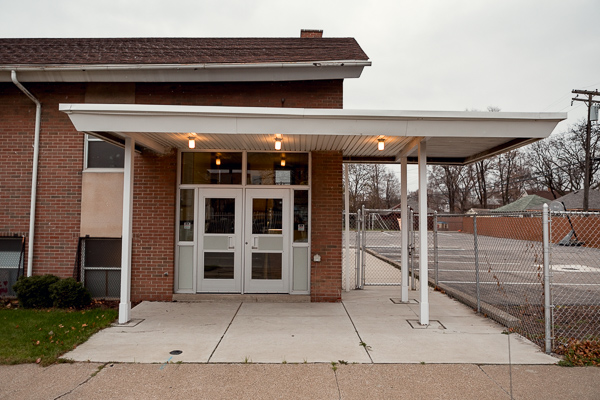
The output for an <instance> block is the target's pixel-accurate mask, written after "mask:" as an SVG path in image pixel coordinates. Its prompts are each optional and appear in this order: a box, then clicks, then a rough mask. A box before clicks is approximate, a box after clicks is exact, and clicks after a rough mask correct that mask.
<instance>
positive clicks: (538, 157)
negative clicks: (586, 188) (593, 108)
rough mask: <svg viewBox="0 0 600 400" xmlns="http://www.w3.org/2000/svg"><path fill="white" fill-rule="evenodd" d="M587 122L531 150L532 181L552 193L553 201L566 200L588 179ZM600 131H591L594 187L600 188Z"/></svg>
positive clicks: (597, 127)
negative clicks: (586, 164)
mask: <svg viewBox="0 0 600 400" xmlns="http://www.w3.org/2000/svg"><path fill="white" fill-rule="evenodd" d="M585 136H586V121H585V120H581V121H579V122H578V123H576V124H574V125H571V126H570V127H569V128H568V129H567V130H566V131H565V132H562V133H560V134H558V135H553V136H551V137H549V138H547V139H544V140H542V141H539V142H536V143H534V144H533V145H532V146H531V147H529V152H528V154H529V160H530V163H531V168H532V177H533V179H535V181H536V182H537V183H538V184H539V185H540V186H543V187H545V188H547V189H548V190H550V191H551V192H552V194H553V195H554V197H555V198H556V197H560V196H563V195H565V194H567V193H569V192H571V191H574V190H578V189H581V188H582V187H583V179H584V176H585ZM599 155H600V127H599V126H597V125H596V126H594V127H592V131H591V143H590V158H591V160H592V163H591V184H590V187H592V188H597V187H598V186H599V185H600V170H599V168H600V163H598V161H600V159H599Z"/></svg>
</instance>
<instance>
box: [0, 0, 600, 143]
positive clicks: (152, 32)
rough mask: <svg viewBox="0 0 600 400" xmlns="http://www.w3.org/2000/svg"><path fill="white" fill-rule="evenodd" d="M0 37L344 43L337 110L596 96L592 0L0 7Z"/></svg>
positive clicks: (75, 2)
mask: <svg viewBox="0 0 600 400" xmlns="http://www.w3.org/2000/svg"><path fill="white" fill-rule="evenodd" d="M0 6H1V8H0V9H1V10H2V11H1V12H0V37H5V38H9V37H10V38H14V37H232V36H233V37H297V36H299V35H300V29H303V28H306V29H322V30H324V36H326V37H354V38H356V39H357V41H358V43H359V44H360V45H361V46H362V48H363V50H364V51H365V52H366V53H367V55H368V56H369V57H370V59H371V61H372V63H373V65H372V66H371V67H367V68H365V71H364V72H363V75H362V76H361V77H360V78H359V79H348V80H346V82H345V84H344V85H345V88H344V103H345V104H344V107H345V108H352V109H395V110H451V111H462V110H466V109H470V110H471V109H478V110H482V111H485V110H486V108H487V107H488V106H495V107H499V108H500V109H501V110H502V111H530V112H538V111H561V112H568V113H569V120H568V121H567V122H566V123H561V124H559V126H558V127H557V129H556V130H555V133H556V132H561V131H564V130H565V129H566V128H567V124H571V123H574V122H576V121H577V120H578V119H581V118H585V117H586V113H587V108H586V107H585V105H584V104H583V103H582V102H575V104H574V105H573V106H571V96H572V95H571V90H572V89H587V90H593V89H600V51H599V50H600V40H599V39H600V30H599V29H598V22H599V19H600V1H599V0H495V1H488V0H456V1H454V0H437V1H435V0H432V1H427V0H418V1H417V0H393V1H392V0H384V1H379V0H370V1H368V2H367V1H365V0H360V1H359V0H301V1H286V0H194V1H191V0H189V1H188V0H102V1H99V0H98V1H88V0H19V1H8V0H0Z"/></svg>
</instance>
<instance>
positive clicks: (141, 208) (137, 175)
mask: <svg viewBox="0 0 600 400" xmlns="http://www.w3.org/2000/svg"><path fill="white" fill-rule="evenodd" d="M134 163H135V165H134V178H133V179H134V183H133V241H132V242H133V249H132V270H131V300H132V301H141V300H159V301H170V300H171V298H172V295H173V277H174V275H175V274H174V265H175V258H174V257H175V255H174V246H175V199H176V197H175V194H176V185H177V179H176V178H177V177H176V175H177V153H176V152H175V151H173V152H172V153H171V154H169V155H165V156H158V155H156V154H154V153H152V152H147V153H143V154H141V155H137V156H136V157H135V161H134ZM165 274H167V275H165Z"/></svg>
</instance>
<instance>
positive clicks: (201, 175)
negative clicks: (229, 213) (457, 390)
mask: <svg viewBox="0 0 600 400" xmlns="http://www.w3.org/2000/svg"><path fill="white" fill-rule="evenodd" d="M246 160H247V162H246V165H245V166H244V153H242V152H183V153H182V154H181V184H183V185H308V153H284V152H276V153H268V152H262V153H258V152H256V153H251V152H248V153H247V154H246ZM244 167H245V168H244ZM244 174H245V175H246V178H245V179H244V178H243V175H244Z"/></svg>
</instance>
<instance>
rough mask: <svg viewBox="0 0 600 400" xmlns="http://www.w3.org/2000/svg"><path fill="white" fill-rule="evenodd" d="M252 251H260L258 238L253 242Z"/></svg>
mask: <svg viewBox="0 0 600 400" xmlns="http://www.w3.org/2000/svg"><path fill="white" fill-rule="evenodd" d="M252 249H254V250H258V238H257V237H254V239H253V241H252Z"/></svg>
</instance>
